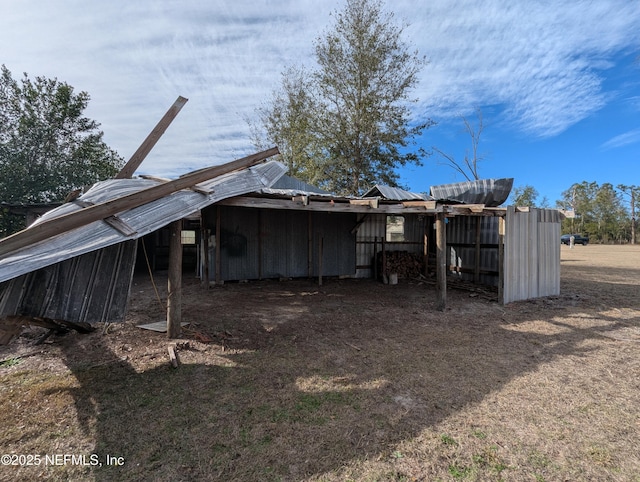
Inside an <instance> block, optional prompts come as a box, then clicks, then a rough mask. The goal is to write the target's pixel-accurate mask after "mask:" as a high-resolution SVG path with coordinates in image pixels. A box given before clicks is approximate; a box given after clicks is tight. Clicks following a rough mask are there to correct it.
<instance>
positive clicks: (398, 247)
mask: <svg viewBox="0 0 640 482" xmlns="http://www.w3.org/2000/svg"><path fill="white" fill-rule="evenodd" d="M363 217H364V215H362V214H360V215H359V218H358V220H362V218H363ZM404 219H405V222H404V238H405V241H404V242H397V243H396V242H394V243H392V242H386V241H385V243H384V249H385V250H386V251H407V252H409V253H423V252H424V235H425V228H426V229H431V227H430V226H431V224H432V223H433V217H430V216H426V215H424V216H423V215H419V214H405V215H404ZM386 228H387V215H386V214H368V215H366V218H365V219H364V222H362V224H360V226H359V227H358V233H357V240H356V263H357V267H358V270H357V272H356V277H358V278H373V277H374V268H373V265H372V263H373V260H374V258H375V254H376V253H377V252H380V251H382V240H383V239H384V238H385V235H386ZM429 236H430V237H432V238H433V236H432V235H431V234H430V232H429Z"/></svg>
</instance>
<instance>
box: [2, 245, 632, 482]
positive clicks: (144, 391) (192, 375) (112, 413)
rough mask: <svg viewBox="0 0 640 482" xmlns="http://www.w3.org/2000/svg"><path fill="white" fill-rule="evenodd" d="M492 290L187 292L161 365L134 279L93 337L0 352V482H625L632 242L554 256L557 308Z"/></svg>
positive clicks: (279, 285)
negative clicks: (176, 361) (440, 307)
mask: <svg viewBox="0 0 640 482" xmlns="http://www.w3.org/2000/svg"><path fill="white" fill-rule="evenodd" d="M157 281H158V283H159V286H164V285H165V283H164V280H157ZM161 296H164V294H163V293H161ZM492 297H493V295H492V294H491V293H488V295H487V293H477V292H469V291H463V290H454V289H451V290H449V300H448V301H449V306H448V308H447V310H446V311H445V312H438V311H436V310H435V309H434V306H435V292H434V289H433V286H432V285H429V284H424V283H421V282H417V281H411V282H409V281H405V280H401V282H400V283H399V284H398V285H395V286H390V285H382V284H379V283H376V282H373V281H355V280H328V281H326V283H325V284H324V285H323V286H322V287H320V288H319V287H318V286H317V285H315V284H314V283H312V282H311V281H306V280H305V281H287V282H275V281H262V282H256V283H247V284H226V285H224V286H221V287H216V288H214V289H210V290H208V291H203V290H201V289H200V288H199V286H198V283H197V282H196V281H195V280H193V281H191V280H186V286H185V293H184V299H183V303H184V318H185V319H184V321H187V322H190V323H191V325H190V326H189V327H187V329H186V330H185V339H184V340H182V341H181V343H179V344H178V356H179V358H180V366H179V368H177V369H173V368H171V367H170V365H169V359H168V354H167V344H168V343H167V340H166V338H165V337H164V335H162V334H157V333H153V332H149V331H146V330H141V329H139V328H136V327H135V324H136V323H140V322H149V321H157V320H159V319H162V316H163V312H162V308H161V306H160V304H159V303H158V301H157V300H156V296H155V294H154V292H153V289H152V287H151V285H150V283H149V282H148V281H146V280H144V279H136V280H135V284H134V286H133V288H132V305H131V307H130V310H129V315H128V321H127V323H125V324H122V325H117V326H115V325H114V326H111V327H109V330H108V331H107V333H106V334H103V333H102V330H100V331H97V332H95V333H92V334H90V335H79V334H75V333H70V334H68V335H65V336H58V337H51V338H49V339H48V340H47V342H45V343H44V344H41V345H35V340H36V339H37V338H38V337H39V336H41V333H42V332H41V331H39V330H38V329H35V328H34V329H29V330H27V331H26V332H25V333H23V335H22V336H21V337H20V338H19V339H18V340H16V341H15V342H14V343H12V344H11V345H10V346H8V347H1V349H0V359H2V360H3V361H2V362H0V405H1V406H2V410H1V411H0V447H2V450H1V451H0V452H2V453H3V454H9V455H10V456H9V458H6V457H5V458H3V466H1V467H0V480H7V481H32V480H36V479H40V480H79V481H80V480H82V481H85V480H90V481H118V480H123V481H140V480H150V481H199V480H203V481H208V480H221V481H229V480H234V481H235V480H237V481H270V480H271V481H278V480H282V481H350V480H351V481H418V480H419V481H436V480H441V481H492V480H495V481H499V480H504V481H565V480H566V481H640V450H639V449H638V448H639V447H640V409H639V407H640V247H637V246H598V245H589V246H585V247H583V246H576V247H575V248H574V249H569V248H568V247H564V246H563V247H562V281H561V294H560V296H557V297H551V298H545V299H539V300H531V301H527V302H519V303H513V304H509V305H506V306H500V305H498V304H497V303H496V302H495V301H492V300H491V298H492ZM65 455H67V457H65ZM19 456H24V457H22V458H21V457H19ZM71 456H75V457H74V458H72V457H71ZM6 462H9V465H6ZM14 462H15V464H13V463H14ZM29 462H31V465H28V466H27V465H25V464H26V463H29Z"/></svg>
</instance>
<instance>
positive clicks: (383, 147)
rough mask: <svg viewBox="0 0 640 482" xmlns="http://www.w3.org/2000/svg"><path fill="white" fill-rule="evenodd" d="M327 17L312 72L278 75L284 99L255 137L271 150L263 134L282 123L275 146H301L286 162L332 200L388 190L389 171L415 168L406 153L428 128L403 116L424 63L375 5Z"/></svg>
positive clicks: (373, 0) (365, 0)
mask: <svg viewBox="0 0 640 482" xmlns="http://www.w3.org/2000/svg"><path fill="white" fill-rule="evenodd" d="M334 18H335V23H334V25H333V26H332V28H331V29H329V30H328V31H326V32H325V33H324V36H323V37H320V38H319V39H317V41H316V44H315V53H316V60H317V68H316V69H314V70H311V71H310V72H309V73H308V76H304V77H301V78H299V79H298V80H296V75H297V73H299V72H301V70H293V71H291V70H290V71H288V72H289V73H288V74H287V73H285V75H284V77H283V87H282V92H283V93H284V94H281V95H275V96H274V98H273V103H272V104H271V105H268V106H266V107H265V108H263V109H262V111H261V112H260V116H259V117H260V121H261V123H262V126H263V130H264V131H265V134H266V136H267V137H269V136H272V137H271V138H269V141H272V142H273V141H275V142H276V143H277V140H278V139H276V138H275V136H273V134H272V133H270V132H269V131H270V128H269V127H270V126H273V125H274V123H275V121H276V120H278V119H281V120H282V121H283V122H284V125H280V126H279V127H278V129H277V131H278V133H279V134H280V135H281V136H282V137H280V142H281V143H283V142H284V144H285V145H286V146H298V147H301V146H303V148H302V149H297V150H296V149H294V150H291V154H292V155H293V156H295V157H292V158H291V159H287V160H286V162H287V164H289V165H290V166H291V167H292V172H293V173H296V174H298V175H300V177H302V178H303V179H304V180H306V181H309V182H316V183H318V184H320V185H321V186H322V187H324V188H326V189H328V190H331V191H334V192H336V193H339V194H361V193H362V192H363V191H365V190H366V189H368V188H369V187H371V185H373V184H375V183H384V184H389V185H392V186H396V185H397V184H398V181H399V176H398V174H397V172H396V170H395V169H396V168H397V167H398V166H403V165H406V164H407V163H413V164H418V165H419V164H420V160H421V157H423V156H425V155H426V153H425V152H424V151H423V150H422V149H416V150H415V151H414V150H412V149H411V147H410V146H411V145H414V144H415V142H414V141H415V138H416V137H417V136H419V135H420V134H421V133H422V132H423V130H425V129H426V128H428V127H429V126H431V125H432V124H433V123H432V121H431V120H426V121H420V122H412V116H411V110H410V104H411V103H412V102H415V101H416V99H412V98H410V91H411V90H412V89H413V88H414V87H416V85H417V83H418V73H419V72H420V70H421V69H422V68H423V66H424V65H425V64H426V61H425V59H424V58H422V57H420V56H419V55H418V53H417V52H415V51H412V50H411V49H410V48H409V46H408V45H407V44H406V43H404V42H403V40H402V35H403V32H404V28H405V26H404V25H402V26H399V25H396V24H395V23H394V22H393V14H392V13H385V12H383V10H382V3H381V2H380V1H379V0H347V3H346V6H345V8H344V10H342V11H340V12H337V13H336V14H335V17H334ZM291 72H295V73H296V74H291ZM291 86H304V89H300V88H298V87H295V88H293V89H291ZM291 91H293V92H294V93H295V96H294V97H293V100H294V102H291V100H292V97H291V96H289V95H288V93H290V92H291ZM297 108H302V110H301V111H300V112H298V113H296V112H295V111H296V109H297ZM298 114H300V115H298ZM265 120H266V122H265ZM300 120H303V121H302V122H300ZM300 140H302V142H301V144H300V143H298V141H300ZM285 150H287V151H288V149H285ZM309 153H312V155H308V154H309ZM311 166H312V168H310V167H311ZM307 174H311V176H310V177H307Z"/></svg>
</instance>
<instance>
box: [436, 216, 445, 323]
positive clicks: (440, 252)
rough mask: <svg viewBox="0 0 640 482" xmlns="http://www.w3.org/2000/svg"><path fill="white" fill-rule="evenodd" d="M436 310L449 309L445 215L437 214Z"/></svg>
mask: <svg viewBox="0 0 640 482" xmlns="http://www.w3.org/2000/svg"><path fill="white" fill-rule="evenodd" d="M436 294H437V301H436V309H438V310H439V311H443V310H444V309H445V308H446V307H447V231H446V225H445V215H444V213H443V212H440V213H438V214H436Z"/></svg>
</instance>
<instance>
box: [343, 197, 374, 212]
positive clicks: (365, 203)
mask: <svg viewBox="0 0 640 482" xmlns="http://www.w3.org/2000/svg"><path fill="white" fill-rule="evenodd" d="M379 201H380V200H379V199H378V198H377V197H376V198H369V199H349V204H351V205H353V206H368V207H369V208H372V209H378V203H379Z"/></svg>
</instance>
